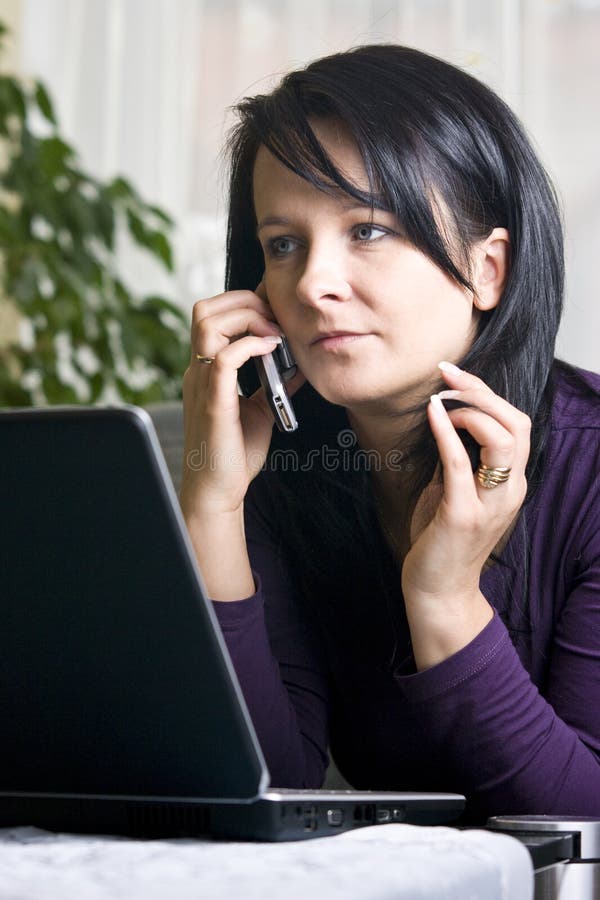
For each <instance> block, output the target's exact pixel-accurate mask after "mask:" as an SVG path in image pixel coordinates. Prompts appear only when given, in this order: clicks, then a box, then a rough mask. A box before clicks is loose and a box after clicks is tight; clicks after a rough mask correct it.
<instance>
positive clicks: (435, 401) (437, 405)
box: [429, 394, 444, 413]
mask: <svg viewBox="0 0 600 900" xmlns="http://www.w3.org/2000/svg"><path fill="white" fill-rule="evenodd" d="M429 399H430V401H431V405H432V407H433V408H434V410H435V411H436V413H437V412H440V411H441V410H443V409H444V404H443V403H442V401H441V400H440V396H439V394H432V395H431V397H430V398H429Z"/></svg>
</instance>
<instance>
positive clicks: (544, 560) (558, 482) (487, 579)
mask: <svg viewBox="0 0 600 900" xmlns="http://www.w3.org/2000/svg"><path fill="white" fill-rule="evenodd" d="M525 518H526V523H527V524H526V533H527V534H528V541H529V548H530V551H529V559H528V565H527V566H526V567H524V568H525V569H527V570H528V576H527V579H528V608H529V615H530V617H531V618H530V621H531V629H530V637H529V640H524V641H521V642H519V640H517V642H516V645H513V642H512V641H511V638H510V636H509V633H508V631H507V629H506V628H505V626H504V624H503V623H502V621H501V618H500V617H499V616H498V615H496V616H495V618H494V619H493V620H492V622H491V623H490V624H489V625H488V626H487V628H486V629H484V631H483V632H482V633H481V634H480V635H479V636H478V637H477V638H475V640H474V641H472V642H471V644H469V645H468V646H467V647H465V648H463V650H462V651H460V652H459V653H457V654H455V655H454V656H453V657H451V658H450V659H448V660H445V661H444V662H443V663H441V664H440V665H439V666H435V667H433V668H432V669H430V670H428V671H425V672H421V673H419V674H417V675H412V676H408V677H403V678H399V679H398V685H399V687H400V688H401V690H402V692H403V695H404V696H405V697H406V699H407V700H408V701H409V703H410V704H411V707H412V708H413V710H415V711H416V714H417V715H418V717H419V719H420V720H421V722H423V723H424V726H425V727H426V729H427V733H428V735H429V737H430V739H431V740H432V742H433V743H434V744H435V746H437V747H438V748H440V753H443V754H444V756H445V758H446V759H447V760H448V762H449V764H450V766H451V768H452V769H453V770H454V771H455V772H457V773H460V784H461V785H464V788H462V789H463V790H464V792H465V793H467V794H468V795H469V796H470V797H471V798H473V800H472V803H473V805H472V809H477V810H478V811H479V812H480V814H481V815H491V814H501V813H514V814H517V813H536V814H554V815H580V816H581V815H589V816H600V416H599V414H598V402H597V400H596V401H595V402H594V401H593V402H592V403H589V402H588V403H586V404H585V405H583V404H582V403H581V401H580V400H579V399H577V398H574V397H568V396H567V398H566V399H561V401H560V405H559V408H558V409H557V410H556V412H555V427H554V430H553V435H552V440H551V445H550V449H549V454H548V462H547V465H546V469H545V473H544V482H543V487H542V488H541V489H540V491H539V494H538V499H537V501H536V503H534V504H533V507H532V509H531V510H529V511H528V512H527V515H526V517H525ZM516 568H518V566H513V569H516ZM500 575H501V573H500V572H496V573H494V572H492V571H490V573H489V574H488V573H484V576H483V578H482V591H483V593H484V594H486V595H487V596H488V599H490V600H492V601H493V602H494V605H495V606H496V607H497V608H498V609H499V610H502V609H504V610H506V609H507V608H508V607H509V606H510V605H511V604H512V608H513V609H514V608H515V606H519V605H521V606H524V605H525V604H524V598H523V596H522V594H521V593H520V592H519V591H518V590H515V588H516V585H517V584H518V578H516V579H515V580H514V581H513V582H512V583H511V582H510V581H509V582H504V583H502V579H501V577H500ZM494 585H495V586H496V589H495V590H494ZM500 585H501V587H499V586H500ZM490 590H491V592H492V593H491V595H490V593H489V591H490Z"/></svg>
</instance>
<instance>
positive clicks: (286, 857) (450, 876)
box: [0, 824, 533, 900]
mask: <svg viewBox="0 0 600 900" xmlns="http://www.w3.org/2000/svg"><path fill="white" fill-rule="evenodd" d="M237 897H239V898H243V900H275V898H277V900H354V898H356V900H425V898H432V900H454V898H456V900H458V898H460V900H479V898H481V900H531V898H532V897H533V868H532V864H531V860H530V858H529V854H528V852H527V850H526V848H525V847H524V846H523V845H522V844H521V843H519V842H518V841H517V840H515V839H514V838H512V837H508V836H507V835H504V834H494V833H491V832H487V831H483V830H481V831H480V830H468V831H460V830H458V829H454V828H447V827H439V826H438V827H436V828H433V827H422V826H415V825H402V824H389V825H379V826H374V827H367V828H361V829H358V830H356V831H352V832H346V833H344V834H340V835H336V836H334V837H324V838H317V839H312V840H307V841H295V842H289V843H281V844H259V843H241V842H233V841H213V840H192V839H187V838H186V839H176V840H152V841H141V840H130V839H127V838H114V837H104V836H96V835H92V836H89V835H68V834H53V833H50V832H46V831H41V830H39V829H36V828H25V827H23V828H14V829H0V900H33V898H35V900H71V898H72V900H109V898H110V900H121V898H123V900H167V898H168V900H171V898H177V900H200V898H202V900H232V898H237Z"/></svg>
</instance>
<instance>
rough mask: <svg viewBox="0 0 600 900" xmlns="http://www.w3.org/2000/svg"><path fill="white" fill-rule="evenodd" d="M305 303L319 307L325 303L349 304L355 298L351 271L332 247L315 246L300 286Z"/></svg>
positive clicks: (299, 281) (302, 301)
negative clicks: (342, 302) (349, 278)
mask: <svg viewBox="0 0 600 900" xmlns="http://www.w3.org/2000/svg"><path fill="white" fill-rule="evenodd" d="M296 295H297V297H298V299H299V300H300V302H301V303H304V304H306V305H308V306H319V305H320V304H321V303H322V302H323V301H324V300H334V301H345V300H349V299H350V297H351V296H352V288H351V286H350V282H349V281H348V271H347V267H346V266H345V264H344V260H343V258H342V257H341V255H340V253H339V252H336V250H334V249H333V248H332V247H331V245H330V244H324V245H322V246H316V245H314V244H313V246H312V247H311V248H310V251H309V253H308V255H307V256H306V262H305V266H304V269H303V271H302V274H301V276H300V278H299V279H298V282H297V283H296Z"/></svg>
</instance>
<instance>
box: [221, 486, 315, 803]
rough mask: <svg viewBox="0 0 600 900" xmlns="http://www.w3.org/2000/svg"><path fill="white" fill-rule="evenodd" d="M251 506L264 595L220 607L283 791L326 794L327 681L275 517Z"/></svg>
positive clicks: (251, 547)
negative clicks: (278, 536)
mask: <svg viewBox="0 0 600 900" xmlns="http://www.w3.org/2000/svg"><path fill="white" fill-rule="evenodd" d="M262 494H263V492H262V491H261V489H260V486H258V485H257V486H256V487H255V489H254V490H253V491H252V494H251V495H250V496H249V499H248V502H247V504H246V533H247V540H248V552H249V555H250V559H251V563H252V567H253V572H254V578H255V586H256V593H255V594H254V595H253V596H252V597H249V598H246V599H243V600H236V601H233V602H229V603H223V602H213V608H214V609H215V612H216V615H217V618H218V620H219V624H220V626H221V629H222V632H223V636H224V638H225V642H226V644H227V648H228V650H229V654H230V656H231V659H232V662H233V665H234V668H235V670H236V674H237V676H238V680H239V682H240V686H241V688H242V692H243V694H244V699H245V701H246V704H247V706H248V710H249V712H250V716H251V718H252V721H253V724H254V727H255V729H256V733H257V736H258V739H259V742H260V745H261V748H262V750H263V753H264V755H265V758H266V761H267V766H268V769H269V772H270V775H271V785H272V786H275V787H320V786H321V785H322V783H323V779H324V776H325V770H326V767H327V764H328V755H327V714H328V710H327V680H326V676H325V672H324V666H323V664H322V662H321V660H320V658H319V652H318V648H317V647H316V646H315V642H314V640H313V639H312V637H311V635H310V632H309V630H308V628H307V627H306V626H305V625H304V623H303V621H302V617H301V615H300V610H299V608H298V606H297V602H298V601H297V599H296V596H295V592H294V590H293V587H292V585H291V584H290V581H289V577H288V575H287V573H286V570H285V567H284V564H283V562H282V558H281V555H280V553H279V550H278V546H277V540H276V538H275V536H274V535H273V534H272V531H271V527H270V523H269V521H268V517H267V515H266V514H265V512H264V510H263V509H260V508H259V506H260V505H259V504H258V503H257V502H256V500H255V497H256V495H262Z"/></svg>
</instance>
